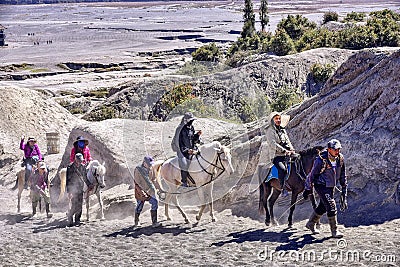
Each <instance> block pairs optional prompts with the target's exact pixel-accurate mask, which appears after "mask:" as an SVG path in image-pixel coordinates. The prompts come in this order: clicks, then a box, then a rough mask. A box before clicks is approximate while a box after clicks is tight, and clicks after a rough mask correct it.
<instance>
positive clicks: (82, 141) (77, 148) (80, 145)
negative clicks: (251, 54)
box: [69, 136, 93, 165]
mask: <svg viewBox="0 0 400 267" xmlns="http://www.w3.org/2000/svg"><path fill="white" fill-rule="evenodd" d="M88 145H89V140H87V139H86V138H84V137H83V136H78V137H77V138H76V141H75V142H74V146H73V147H72V149H71V155H70V157H69V162H70V163H72V162H74V161H75V155H76V154H77V153H81V154H82V155H83V162H82V164H83V165H87V164H89V162H90V161H92V160H93V159H92V156H91V155H90V149H89V147H88Z"/></svg>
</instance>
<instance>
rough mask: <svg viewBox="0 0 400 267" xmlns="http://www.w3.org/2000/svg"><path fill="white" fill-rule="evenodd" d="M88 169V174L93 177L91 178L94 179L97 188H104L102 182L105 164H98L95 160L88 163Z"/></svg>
mask: <svg viewBox="0 0 400 267" xmlns="http://www.w3.org/2000/svg"><path fill="white" fill-rule="evenodd" d="M88 169H89V173H91V174H92V175H93V178H95V180H96V181H97V183H98V184H99V186H100V187H101V188H104V187H105V186H106V183H105V181H104V176H105V174H106V167H105V162H103V164H100V163H99V162H98V161H97V160H93V161H91V162H90V163H89V166H88Z"/></svg>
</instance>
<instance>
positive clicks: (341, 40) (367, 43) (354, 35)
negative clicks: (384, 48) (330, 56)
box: [336, 26, 377, 49]
mask: <svg viewBox="0 0 400 267" xmlns="http://www.w3.org/2000/svg"><path fill="white" fill-rule="evenodd" d="M376 42H377V36H376V34H375V33H374V32H373V31H372V29H370V28H368V27H365V26H354V27H352V28H349V29H345V30H341V31H339V32H338V40H337V44H336V45H337V47H339V48H345V49H363V48H368V47H375V46H376Z"/></svg>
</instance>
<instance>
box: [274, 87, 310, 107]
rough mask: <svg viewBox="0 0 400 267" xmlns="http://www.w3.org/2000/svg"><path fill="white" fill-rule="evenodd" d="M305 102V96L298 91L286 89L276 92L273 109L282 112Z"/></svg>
mask: <svg viewBox="0 0 400 267" xmlns="http://www.w3.org/2000/svg"><path fill="white" fill-rule="evenodd" d="M302 101H303V95H302V94H301V93H298V90H296V89H292V88H289V87H284V88H282V89H281V90H279V91H277V92H276V95H275V97H274V98H273V99H272V103H271V109H272V110H275V111H278V112H281V111H284V110H286V109H288V108H289V107H291V106H293V105H295V104H298V103H300V102H302Z"/></svg>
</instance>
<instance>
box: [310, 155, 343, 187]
mask: <svg viewBox="0 0 400 267" xmlns="http://www.w3.org/2000/svg"><path fill="white" fill-rule="evenodd" d="M310 179H311V181H312V182H313V183H314V184H316V185H324V186H326V187H334V186H335V185H336V182H337V181H338V180H339V182H340V185H341V186H342V188H346V187H347V178H346V168H345V164H344V160H343V155H342V154H339V156H338V157H337V159H336V167H333V166H332V163H331V162H330V160H329V159H328V151H327V150H325V151H323V152H322V153H321V154H320V155H319V156H317V157H316V158H315V160H314V165H313V167H312V169H311V173H310Z"/></svg>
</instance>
